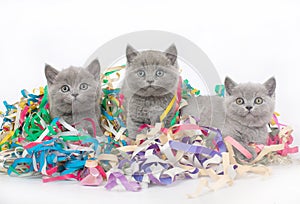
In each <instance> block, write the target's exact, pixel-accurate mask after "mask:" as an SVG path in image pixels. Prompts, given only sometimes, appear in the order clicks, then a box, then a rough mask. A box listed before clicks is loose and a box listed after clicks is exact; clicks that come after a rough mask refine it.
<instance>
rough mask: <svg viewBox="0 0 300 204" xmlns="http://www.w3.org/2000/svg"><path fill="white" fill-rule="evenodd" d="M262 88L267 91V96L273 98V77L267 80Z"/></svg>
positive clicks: (274, 85)
mask: <svg viewBox="0 0 300 204" xmlns="http://www.w3.org/2000/svg"><path fill="white" fill-rule="evenodd" d="M264 86H265V87H266V89H267V90H268V95H269V96H273V95H274V93H275V88H276V80H275V78H274V77H271V78H270V79H268V80H267V81H266V82H265V83H264Z"/></svg>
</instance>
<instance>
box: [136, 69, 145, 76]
mask: <svg viewBox="0 0 300 204" xmlns="http://www.w3.org/2000/svg"><path fill="white" fill-rule="evenodd" d="M136 74H137V75H138V77H143V76H145V71H143V70H139V71H137V73H136Z"/></svg>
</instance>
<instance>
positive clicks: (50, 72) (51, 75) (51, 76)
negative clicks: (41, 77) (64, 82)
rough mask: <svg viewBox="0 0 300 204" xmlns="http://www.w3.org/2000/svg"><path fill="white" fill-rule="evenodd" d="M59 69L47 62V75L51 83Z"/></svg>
mask: <svg viewBox="0 0 300 204" xmlns="http://www.w3.org/2000/svg"><path fill="white" fill-rule="evenodd" d="M58 73H59V71H58V70H56V69H54V68H53V67H51V66H50V65H49V64H45V76H46V79H47V81H48V83H49V84H53V83H54V80H55V78H56V76H57V75H58Z"/></svg>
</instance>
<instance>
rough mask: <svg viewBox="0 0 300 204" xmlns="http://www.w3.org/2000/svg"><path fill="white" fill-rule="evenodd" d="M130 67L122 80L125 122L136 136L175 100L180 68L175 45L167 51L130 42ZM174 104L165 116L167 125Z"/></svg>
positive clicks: (127, 50) (152, 123)
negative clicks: (141, 128) (137, 46)
mask: <svg viewBox="0 0 300 204" xmlns="http://www.w3.org/2000/svg"><path fill="white" fill-rule="evenodd" d="M126 57H127V67H126V74H125V78H124V81H123V84H122V88H121V90H122V94H123V95H124V109H125V114H126V123H127V124H126V125H127V129H128V133H129V137H130V138H135V137H136V134H137V130H138V128H139V127H140V125H142V124H145V123H146V124H150V125H155V123H157V122H159V121H160V120H159V117H160V115H161V114H162V113H163V111H164V110H165V109H166V107H167V106H168V105H169V103H170V101H171V100H172V98H173V96H174V94H175V92H176V89H177V85H178V80H179V70H178V65H177V50H176V46H175V45H174V44H173V45H171V46H170V47H169V48H168V49H167V50H166V51H165V52H160V51H154V50H148V51H142V52H138V51H137V50H135V49H134V48H133V47H132V46H130V45H128V46H127V49H126ZM174 109H175V104H174V106H173V107H172V109H171V111H170V112H169V114H168V115H167V117H166V118H165V120H164V123H165V126H166V127H168V125H169V124H170V122H171V120H172V118H173V116H174Z"/></svg>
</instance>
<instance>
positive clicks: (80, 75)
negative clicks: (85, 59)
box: [55, 66, 92, 85]
mask: <svg viewBox="0 0 300 204" xmlns="http://www.w3.org/2000/svg"><path fill="white" fill-rule="evenodd" d="M85 78H88V79H89V78H91V79H92V76H91V74H89V73H88V72H87V71H86V70H85V69H84V68H81V67H73V66H71V67H69V68H67V69H63V70H62V71H61V72H59V74H58V75H57V77H56V79H55V80H56V82H62V83H66V84H68V85H74V84H75V83H77V82H80V81H81V80H82V79H85Z"/></svg>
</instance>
